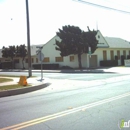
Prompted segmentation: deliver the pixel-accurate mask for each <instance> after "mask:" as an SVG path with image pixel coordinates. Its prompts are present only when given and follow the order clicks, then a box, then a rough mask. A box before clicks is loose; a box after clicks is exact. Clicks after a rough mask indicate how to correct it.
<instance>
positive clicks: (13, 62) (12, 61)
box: [12, 58, 14, 69]
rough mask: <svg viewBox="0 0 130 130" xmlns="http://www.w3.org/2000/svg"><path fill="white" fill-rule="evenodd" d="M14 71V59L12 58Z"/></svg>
mask: <svg viewBox="0 0 130 130" xmlns="http://www.w3.org/2000/svg"><path fill="white" fill-rule="evenodd" d="M12 69H14V59H13V58H12Z"/></svg>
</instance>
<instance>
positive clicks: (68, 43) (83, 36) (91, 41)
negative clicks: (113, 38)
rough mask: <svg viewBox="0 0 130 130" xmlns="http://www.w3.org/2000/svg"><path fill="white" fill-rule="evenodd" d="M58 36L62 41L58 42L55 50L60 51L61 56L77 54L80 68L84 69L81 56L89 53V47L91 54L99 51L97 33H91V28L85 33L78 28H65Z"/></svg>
mask: <svg viewBox="0 0 130 130" xmlns="http://www.w3.org/2000/svg"><path fill="white" fill-rule="evenodd" d="M56 34H57V36H58V37H59V38H60V39H61V40H60V41H58V40H56V48H55V49H56V50H58V51H60V55H61V56H68V55H71V54H77V55H78V61H79V68H82V64H81V55H82V54H83V53H88V52H89V47H91V53H94V52H95V50H96V49H97V44H98V41H97V39H96V34H97V31H94V30H93V31H91V30H90V29H89V27H88V32H85V31H83V30H81V29H80V28H79V27H77V26H70V25H68V26H63V27H62V29H59V32H57V33H56Z"/></svg>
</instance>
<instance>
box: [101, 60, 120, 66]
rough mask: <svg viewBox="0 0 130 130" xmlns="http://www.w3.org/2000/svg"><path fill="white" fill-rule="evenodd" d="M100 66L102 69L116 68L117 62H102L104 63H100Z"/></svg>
mask: <svg viewBox="0 0 130 130" xmlns="http://www.w3.org/2000/svg"><path fill="white" fill-rule="evenodd" d="M100 66H103V67H111V66H118V60H104V61H100Z"/></svg>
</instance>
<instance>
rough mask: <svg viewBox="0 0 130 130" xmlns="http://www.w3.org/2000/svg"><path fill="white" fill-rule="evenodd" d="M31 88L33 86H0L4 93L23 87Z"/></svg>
mask: <svg viewBox="0 0 130 130" xmlns="http://www.w3.org/2000/svg"><path fill="white" fill-rule="evenodd" d="M29 86H31V85H27V86H21V85H19V84H12V85H6V86H0V91H2V90H10V89H16V88H23V87H29Z"/></svg>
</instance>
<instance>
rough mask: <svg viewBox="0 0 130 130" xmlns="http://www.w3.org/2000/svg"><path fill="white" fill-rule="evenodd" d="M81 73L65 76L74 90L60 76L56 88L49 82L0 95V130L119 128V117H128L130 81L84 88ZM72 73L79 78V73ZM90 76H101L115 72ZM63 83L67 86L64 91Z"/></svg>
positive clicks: (95, 129)
mask: <svg viewBox="0 0 130 130" xmlns="http://www.w3.org/2000/svg"><path fill="white" fill-rule="evenodd" d="M13 74H14V73H13ZM54 75H55V74H54ZM60 75H61V74H59V76H60ZM68 75H69V74H67V75H65V77H66V76H68ZM82 75H83V74H81V75H80V76H79V80H78V81H76V80H75V79H73V80H71V75H69V76H70V77H69V76H68V79H69V80H70V81H71V82H74V81H76V83H75V84H76V85H77V86H78V87H77V88H76V89H72V84H68V83H65V82H64V81H65V80H64V79H61V81H62V82H59V84H57V86H58V88H59V89H58V90H57V89H56V88H55V86H56V84H52V85H50V86H49V87H47V88H44V89H41V90H38V91H34V92H31V93H27V94H21V95H17V96H10V97H4V98H0V130H18V129H24V130H36V129H39V130H51V129H53V130H67V129H70V130H79V129H80V130H104V129H105V130H119V127H118V126H120V125H121V120H122V119H124V120H125V121H126V122H127V121H129V120H130V112H129V111H130V100H129V98H130V87H129V84H130V81H129V80H124V81H120V82H114V83H107V84H105V85H104V84H103V85H99V86H96V85H95V86H93V87H85V84H84V86H82V85H83V84H81V82H85V81H84V80H85V79H84V77H85V76H83V79H82V78H81V76H82ZM99 75H100V76H99ZM39 76H40V74H39ZM44 76H45V74H44ZM51 76H52V74H47V75H46V77H51ZM73 76H74V77H78V74H76V75H74V74H73ZM87 76H88V75H87V74H86V77H87ZM89 76H93V77H94V78H95V77H97V79H103V77H104V76H106V77H105V78H107V77H112V76H115V75H114V74H113V75H112V74H110V75H109V74H90V75H89ZM117 76H118V77H119V76H121V75H117ZM99 77H100V78H99ZM55 78H56V77H55ZM91 78H92V77H90V80H91ZM53 80H55V79H53ZM56 83H58V80H57V82H56ZM66 85H67V88H68V89H66V90H65V91H63V90H62V88H65V87H66ZM60 86H61V88H60ZM86 86H87V84H86ZM52 88H53V89H52ZM128 129H130V128H128Z"/></svg>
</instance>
